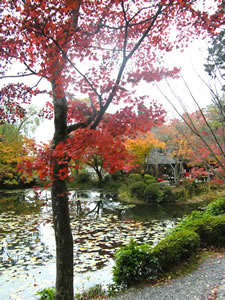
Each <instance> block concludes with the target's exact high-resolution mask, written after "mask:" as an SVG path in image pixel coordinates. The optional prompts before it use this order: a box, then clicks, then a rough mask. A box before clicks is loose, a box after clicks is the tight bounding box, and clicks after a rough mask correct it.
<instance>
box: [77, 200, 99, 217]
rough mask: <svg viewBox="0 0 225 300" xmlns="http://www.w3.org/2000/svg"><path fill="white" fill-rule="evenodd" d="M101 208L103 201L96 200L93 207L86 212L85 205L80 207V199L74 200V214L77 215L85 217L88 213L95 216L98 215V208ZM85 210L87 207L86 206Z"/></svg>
mask: <svg viewBox="0 0 225 300" xmlns="http://www.w3.org/2000/svg"><path fill="white" fill-rule="evenodd" d="M101 209H103V201H102V200H99V201H97V203H96V205H95V207H94V208H93V209H91V210H89V211H88V212H86V213H85V207H82V205H81V200H77V201H76V214H77V216H78V217H87V216H88V215H90V214H92V213H93V214H94V215H95V216H99V214H100V210H101ZM86 210H87V207H86Z"/></svg>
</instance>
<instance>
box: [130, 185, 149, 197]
mask: <svg viewBox="0 0 225 300" xmlns="http://www.w3.org/2000/svg"><path fill="white" fill-rule="evenodd" d="M129 189H130V193H131V195H132V196H134V197H137V198H139V199H143V198H144V197H145V189H146V184H145V183H144V182H143V181H136V182H133V183H131V185H130V188H129Z"/></svg>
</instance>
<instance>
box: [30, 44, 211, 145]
mask: <svg viewBox="0 0 225 300" xmlns="http://www.w3.org/2000/svg"><path fill="white" fill-rule="evenodd" d="M207 55H208V54H207V43H206V42H205V41H195V42H193V43H192V44H190V46H189V47H188V48H187V49H185V51H184V52H180V51H178V50H176V51H175V52H174V51H173V52H172V53H170V54H169V55H168V57H166V58H165V67H168V68H173V67H174V66H177V67H180V68H181V71H180V75H181V76H182V77H183V78H184V79H185V81H186V82H187V84H188V86H189V87H190V90H191V92H192V93H193V95H194V97H195V98H196V100H197V102H198V103H199V105H200V106H201V107H205V106H207V105H208V104H210V103H211V97H210V93H209V90H208V88H207V87H206V86H205V84H204V83H203V82H202V81H201V79H200V78H199V75H200V76H201V77H203V78H204V80H206V81H207V82H210V81H211V79H210V78H209V76H208V75H207V73H206V72H205V71H204V63H205V62H206V58H207ZM169 82H170V85H171V87H172V89H173V90H174V91H175V92H176V94H177V95H178V96H179V97H180V98H181V100H182V102H183V103H185V106H186V107H187V110H188V111H194V110H196V109H197V107H196V105H195V104H194V102H193V100H192V98H191V96H190V94H189V92H188V90H187V88H186V87H185V85H184V83H183V81H182V79H178V80H174V79H171V80H169ZM157 86H159V87H160V89H161V90H162V91H163V93H165V94H166V96H168V97H169V99H170V100H171V102H172V103H173V104H174V106H175V107H176V108H177V109H178V110H179V112H180V113H182V112H183V109H182V107H181V106H180V104H179V103H178V101H177V100H176V99H175V97H174V96H173V95H172V93H171V92H170V90H169V88H168V86H167V82H166V81H165V80H164V81H162V82H159V83H157V84H154V83H153V84H152V83H145V82H141V83H140V84H139V86H138V88H137V94H138V95H149V96H150V98H151V99H154V100H157V101H158V102H159V103H161V104H162V105H163V107H164V109H165V110H166V111H167V112H168V118H169V119H170V118H175V117H178V115H177V113H176V112H175V111H174V110H173V108H172V106H171V105H170V104H169V103H168V101H167V100H166V99H165V98H164V96H163V95H162V94H161V93H160V92H159V91H158V88H157ZM36 103H37V102H36ZM38 103H39V105H42V104H43V103H44V102H43V99H38ZM53 133H54V124H53V120H51V121H47V120H46V121H44V122H43V123H42V124H41V126H40V127H39V128H38V129H37V131H36V132H35V138H36V141H37V142H40V141H44V142H47V141H49V140H51V139H52V137H53Z"/></svg>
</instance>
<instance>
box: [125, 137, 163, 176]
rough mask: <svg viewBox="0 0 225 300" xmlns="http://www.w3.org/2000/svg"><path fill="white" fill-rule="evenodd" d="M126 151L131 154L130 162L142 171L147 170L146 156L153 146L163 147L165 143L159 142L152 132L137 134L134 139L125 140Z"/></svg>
mask: <svg viewBox="0 0 225 300" xmlns="http://www.w3.org/2000/svg"><path fill="white" fill-rule="evenodd" d="M125 147H126V149H127V151H128V152H129V153H130V154H132V156H133V160H132V162H131V163H132V164H133V165H134V166H139V167H141V169H142V171H143V172H146V170H147V157H148V156H149V154H150V151H151V149H153V148H164V147H165V143H164V142H160V141H159V140H158V139H157V138H156V136H155V135H154V133H151V132H148V133H146V134H144V135H139V136H138V137H136V138H134V139H131V138H130V139H127V140H125Z"/></svg>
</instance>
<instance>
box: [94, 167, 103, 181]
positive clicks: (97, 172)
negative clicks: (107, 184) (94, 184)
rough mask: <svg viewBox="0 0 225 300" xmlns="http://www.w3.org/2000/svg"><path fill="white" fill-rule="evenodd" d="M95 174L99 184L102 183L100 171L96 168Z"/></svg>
mask: <svg viewBox="0 0 225 300" xmlns="http://www.w3.org/2000/svg"><path fill="white" fill-rule="evenodd" d="M95 172H96V174H97V176H98V180H99V182H102V180H103V177H102V173H101V171H100V170H99V169H98V168H96V169H95Z"/></svg>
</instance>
